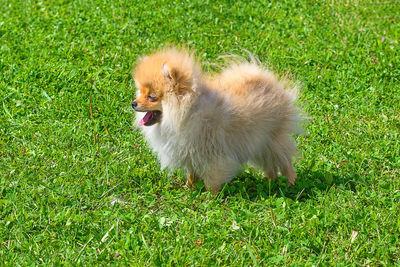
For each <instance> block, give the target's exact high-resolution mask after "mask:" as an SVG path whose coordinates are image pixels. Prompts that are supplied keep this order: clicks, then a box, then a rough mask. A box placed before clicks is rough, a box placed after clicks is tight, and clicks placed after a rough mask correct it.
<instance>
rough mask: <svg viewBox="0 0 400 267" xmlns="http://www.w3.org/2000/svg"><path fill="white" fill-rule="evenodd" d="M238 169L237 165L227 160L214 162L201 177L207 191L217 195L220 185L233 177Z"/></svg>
mask: <svg viewBox="0 0 400 267" xmlns="http://www.w3.org/2000/svg"><path fill="white" fill-rule="evenodd" d="M238 168H239V164H238V163H237V162H236V161H234V160H232V159H229V158H227V159H222V160H221V159H219V160H216V161H214V162H213V163H212V164H211V165H210V168H209V170H208V172H207V173H206V174H205V175H204V177H203V180H204V184H205V185H206V188H207V190H209V191H211V193H213V194H216V193H218V191H219V190H220V189H221V185H222V184H224V183H226V182H229V181H230V180H232V178H233V177H235V175H236V172H237V170H238Z"/></svg>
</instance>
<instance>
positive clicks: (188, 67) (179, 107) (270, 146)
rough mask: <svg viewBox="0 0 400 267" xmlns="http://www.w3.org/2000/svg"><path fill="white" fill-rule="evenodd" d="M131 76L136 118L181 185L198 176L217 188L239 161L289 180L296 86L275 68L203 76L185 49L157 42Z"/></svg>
mask: <svg viewBox="0 0 400 267" xmlns="http://www.w3.org/2000/svg"><path fill="white" fill-rule="evenodd" d="M133 76H134V80H135V85H136V87H137V91H136V99H135V100H134V101H133V102H132V108H133V109H134V110H135V111H137V112H139V113H138V114H137V116H136V123H137V124H138V125H139V126H143V127H140V128H141V131H142V132H143V134H144V135H145V137H146V139H147V141H148V143H149V144H150V145H151V147H152V148H153V150H154V151H155V152H157V154H158V157H159V160H160V162H161V166H162V167H168V168H181V169H183V170H184V171H185V172H186V174H187V186H189V187H191V186H193V184H194V183H196V182H198V181H200V180H203V181H204V184H205V185H206V187H207V188H208V189H209V190H211V191H212V192H213V193H215V192H218V191H219V190H220V188H221V185H222V184H223V183H226V182H229V181H230V180H231V179H232V178H234V176H235V175H236V173H237V172H238V171H239V170H240V168H241V166H243V165H244V164H246V163H250V164H251V165H253V166H256V167H258V168H260V169H261V170H262V171H263V172H264V174H265V176H267V177H268V178H269V179H275V178H277V177H278V175H279V173H280V174H282V175H283V176H286V177H287V178H288V180H289V184H294V182H295V179H296V172H295V169H294V168H293V165H292V158H293V156H294V154H295V152H296V146H295V144H294V142H293V140H292V137H291V135H292V134H293V133H296V132H298V129H299V128H298V122H299V120H300V116H299V110H298V109H297V108H296V107H295V106H294V101H295V99H296V93H295V90H290V89H294V88H285V86H284V85H283V84H284V83H282V82H281V81H279V80H278V79H277V78H276V77H275V76H274V74H272V73H271V72H269V71H268V70H265V69H264V68H262V67H261V66H259V64H256V63H250V62H242V63H232V64H230V66H228V67H227V68H226V69H225V70H223V71H222V72H221V73H219V74H215V75H212V76H211V75H206V74H203V73H202V72H201V69H200V66H199V64H198V63H197V62H196V61H195V60H194V57H193V55H192V54H190V53H188V52H186V51H185V50H179V49H164V50H162V51H160V52H157V53H155V54H152V55H149V56H145V57H144V58H142V59H141V60H140V61H139V62H138V63H137V65H136V68H135V70H134V72H133ZM288 89H289V90H288Z"/></svg>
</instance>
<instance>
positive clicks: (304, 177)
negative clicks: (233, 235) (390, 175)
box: [219, 169, 360, 201]
mask: <svg viewBox="0 0 400 267" xmlns="http://www.w3.org/2000/svg"><path fill="white" fill-rule="evenodd" d="M297 176H298V178H297V180H296V184H295V185H294V186H288V180H287V178H285V177H279V178H277V179H276V180H268V179H267V178H266V177H262V176H261V175H260V174H258V173H257V172H256V171H254V170H252V169H246V170H245V171H243V172H241V173H240V174H239V175H238V176H237V177H236V178H235V179H234V180H232V181H231V182H230V183H228V184H225V185H224V186H223V187H222V190H221V192H220V193H219V196H220V197H222V198H228V197H231V196H234V195H240V196H241V197H242V198H245V199H248V200H250V201H254V200H257V199H261V198H268V197H270V196H274V195H275V196H279V197H285V198H290V199H293V200H296V201H305V200H307V199H311V198H314V197H315V196H316V194H317V193H318V192H321V191H322V192H327V191H328V190H329V189H330V188H331V187H334V186H335V187H340V188H342V189H345V190H351V191H355V190H356V185H357V183H358V181H360V179H359V178H360V177H359V176H358V175H350V176H340V175H338V174H335V173H333V172H322V171H312V170H300V171H299V172H298V173H297Z"/></svg>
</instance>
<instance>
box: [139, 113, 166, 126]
mask: <svg viewBox="0 0 400 267" xmlns="http://www.w3.org/2000/svg"><path fill="white" fill-rule="evenodd" d="M160 120H161V111H159V110H152V111H147V112H146V115H144V117H143V118H142V119H141V120H140V121H139V126H143V125H144V126H151V125H153V124H156V123H157V122H160Z"/></svg>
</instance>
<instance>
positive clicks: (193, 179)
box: [186, 172, 200, 188]
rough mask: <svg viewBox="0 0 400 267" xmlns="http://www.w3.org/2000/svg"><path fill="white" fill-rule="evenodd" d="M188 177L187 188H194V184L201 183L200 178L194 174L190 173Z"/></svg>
mask: <svg viewBox="0 0 400 267" xmlns="http://www.w3.org/2000/svg"><path fill="white" fill-rule="evenodd" d="M186 176H187V181H186V187H187V188H194V184H195V183H197V182H200V179H199V177H197V176H196V175H195V174H194V173H191V172H188V173H187V175H186Z"/></svg>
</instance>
